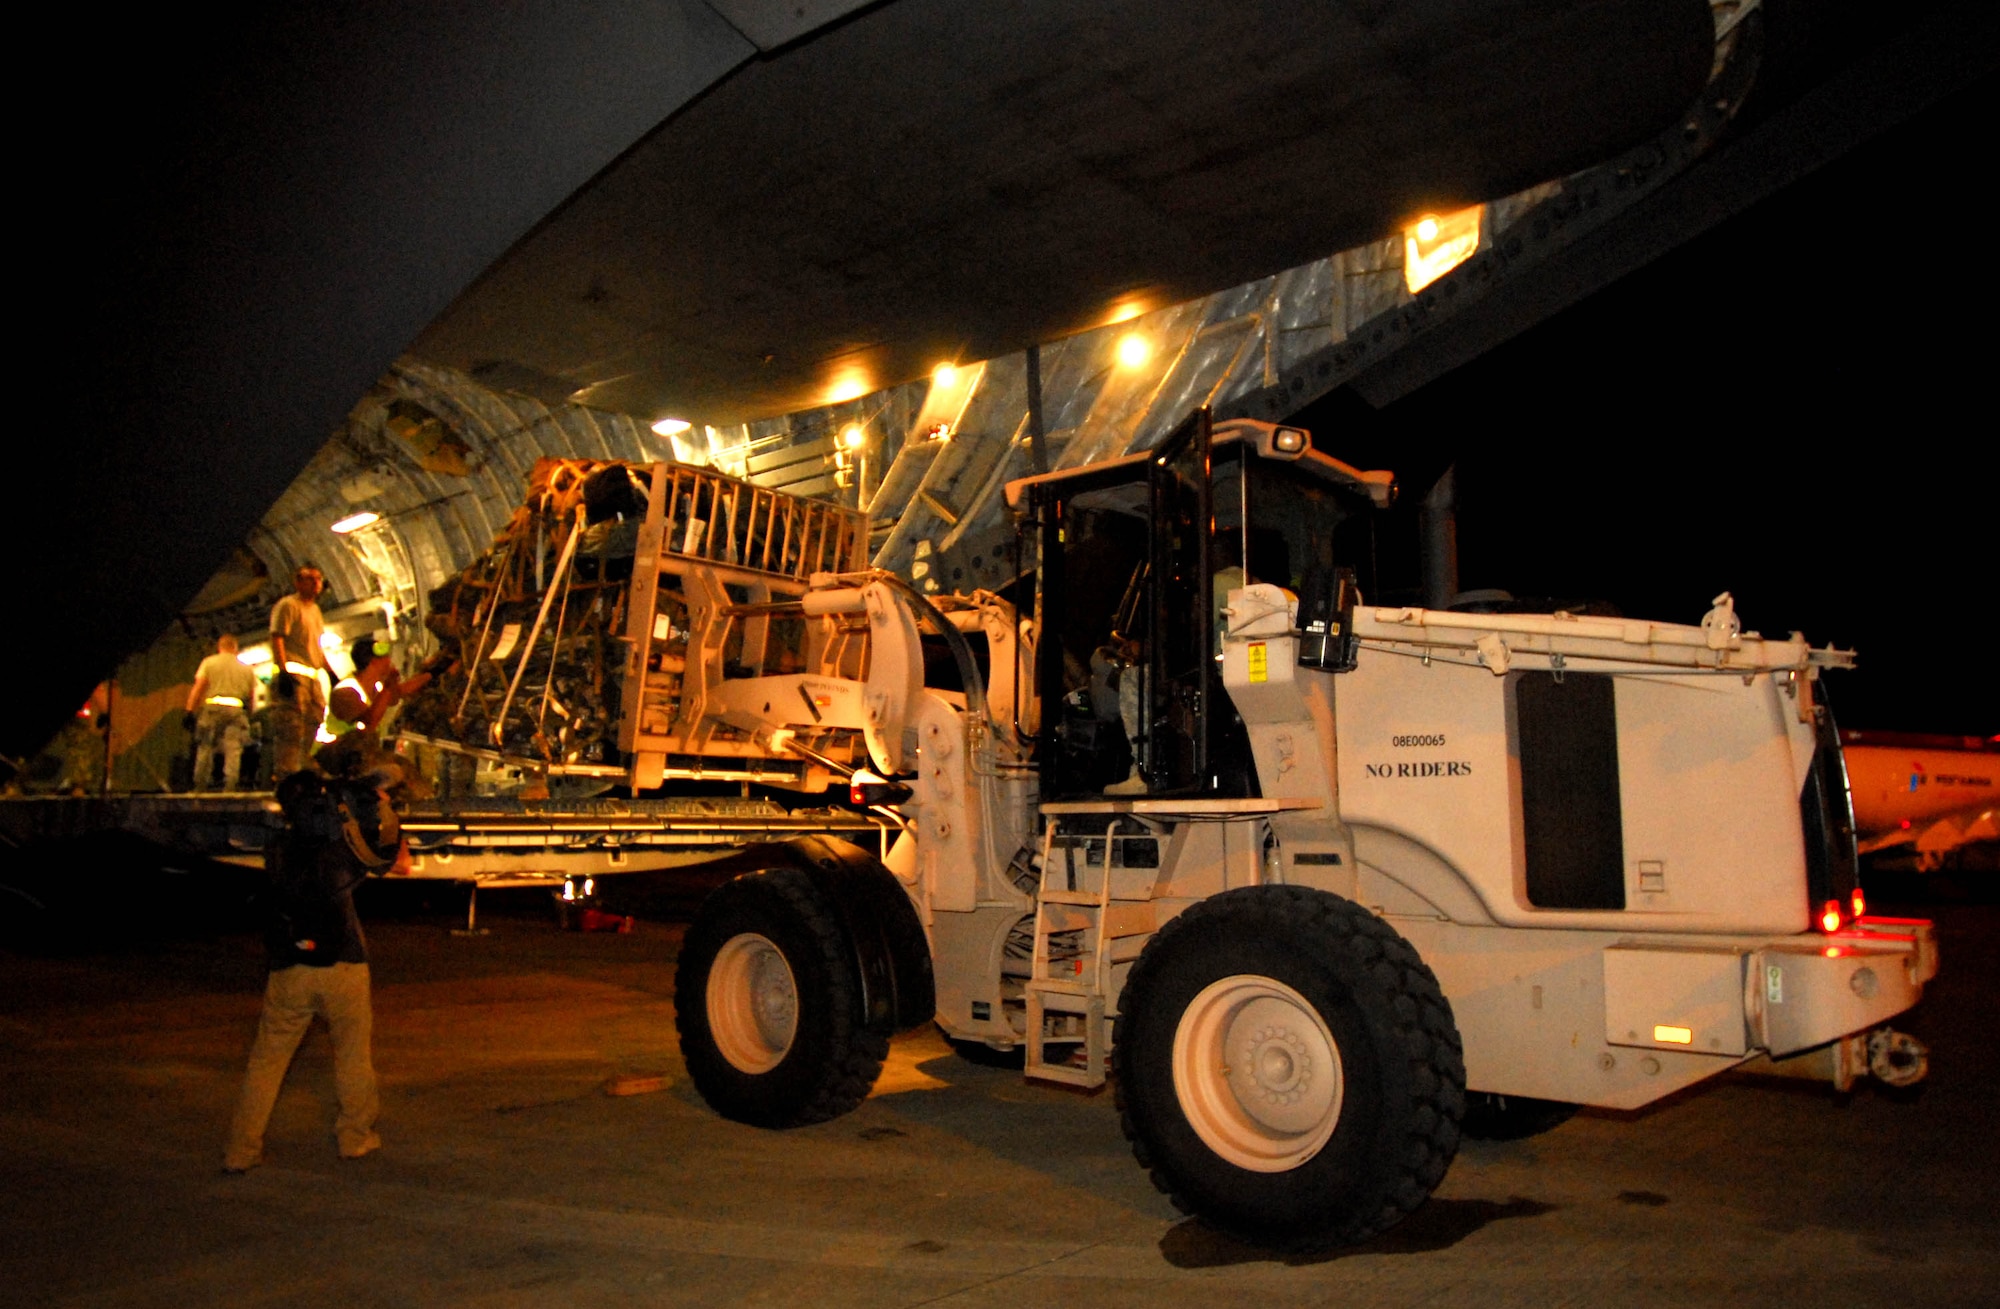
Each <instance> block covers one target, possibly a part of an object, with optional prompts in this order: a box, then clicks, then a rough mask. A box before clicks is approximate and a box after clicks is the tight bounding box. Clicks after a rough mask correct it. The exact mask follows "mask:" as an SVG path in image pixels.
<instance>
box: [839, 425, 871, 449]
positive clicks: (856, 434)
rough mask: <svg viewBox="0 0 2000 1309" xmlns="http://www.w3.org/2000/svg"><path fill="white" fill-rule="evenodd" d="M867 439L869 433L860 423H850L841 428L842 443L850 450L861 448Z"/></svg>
mask: <svg viewBox="0 0 2000 1309" xmlns="http://www.w3.org/2000/svg"><path fill="white" fill-rule="evenodd" d="M867 439H868V433H867V431H866V430H865V429H864V428H863V427H862V426H861V424H859V423H849V424H848V425H847V426H845V427H843V428H841V429H840V443H841V444H842V445H844V446H846V447H847V448H848V449H850V450H859V449H860V448H861V443H862V442H863V441H866V440H867Z"/></svg>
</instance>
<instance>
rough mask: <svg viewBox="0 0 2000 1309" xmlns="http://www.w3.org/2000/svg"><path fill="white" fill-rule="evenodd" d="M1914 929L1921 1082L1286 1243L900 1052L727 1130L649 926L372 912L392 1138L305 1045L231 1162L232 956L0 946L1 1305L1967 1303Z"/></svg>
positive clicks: (1590, 1155) (1981, 917) (1962, 1174)
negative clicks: (848, 1085) (701, 1081)
mask: <svg viewBox="0 0 2000 1309" xmlns="http://www.w3.org/2000/svg"><path fill="white" fill-rule="evenodd" d="M1936 912H1937V914H1938V917H1939V919H1940V922H1941V925H1942V927H1943V932H1944V971H1943V974H1942V976H1941V977H1940V978H1939V980H1938V981H1937V982H1936V983H1935V984H1934V985H1933V988H1932V991H1931V994H1930V995H1929V996H1928V997H1927V998H1926V1000H1925V1002H1924V1005H1923V1007H1922V1008H1921V1009H1920V1010H1919V1011H1918V1013H1917V1014H1916V1015H1915V1017H1914V1018H1913V1020H1912V1021H1911V1022H1910V1023H1909V1024H1908V1026H1909V1027H1910V1028H1911V1030H1914V1031H1917V1032H1918V1033H1919V1034H1921V1035H1923V1036H1924V1037H1925V1038H1926V1039H1927V1040H1929V1041H1930V1042H1931V1044H1932V1049H1933V1056H1934V1059H1933V1072H1932V1076H1931V1080H1930V1081H1929V1083H1927V1084H1926V1085H1925V1086H1924V1087H1922V1088H1921V1089H1920V1090H1919V1091H1917V1092H1916V1093H1913V1094H1911V1093H1902V1094H1890V1093H1885V1092H1883V1091H1881V1090H1879V1089H1875V1088H1871V1087H1864V1088H1863V1089H1860V1090H1858V1091H1856V1092H1855V1093H1853V1094H1852V1095H1850V1096H1848V1097H1844V1098H1843V1097H1836V1096H1835V1095H1834V1094H1833V1093H1832V1092H1831V1090H1830V1089H1828V1088H1823V1087H1818V1086H1807V1085H1804V1084H1793V1083H1782V1082H1763V1081H1754V1080H1751V1079H1748V1078H1735V1079H1733V1080H1724V1081H1721V1082H1716V1083H1711V1084H1710V1085H1708V1086H1706V1087H1703V1088H1698V1089H1696V1090H1694V1091H1692V1092H1689V1093H1686V1094H1683V1095H1681V1096H1678V1097H1676V1098H1674V1099H1673V1100H1671V1101H1668V1102H1667V1103H1665V1104H1662V1105H1659V1106H1655V1107H1654V1108H1652V1109H1651V1110H1648V1111H1646V1112H1642V1113H1638V1114H1609V1113H1597V1112H1588V1111H1587V1112H1585V1113H1583V1114H1581V1115H1579V1116H1578V1117H1576V1118H1575V1119H1572V1120H1571V1121H1570V1122H1568V1123H1566V1124H1564V1125H1563V1126H1561V1127H1559V1128H1557V1129H1555V1130H1554V1131H1552V1132H1550V1133H1548V1134H1546V1135H1544V1136H1541V1137H1538V1138H1535V1139H1533V1140H1528V1141H1522V1142H1514V1143H1482V1142H1468V1143H1467V1144H1466V1146H1465V1148H1464V1150H1463V1151H1462V1152H1461V1153H1460V1155H1459V1157H1458V1161H1457V1163H1456V1164H1455V1165H1454V1166H1453V1168H1452V1171H1451V1173H1450V1175H1449V1176H1448V1177H1447V1178H1446V1179H1445V1182H1444V1185H1443V1187H1442V1188H1441V1189H1440V1191H1439V1192H1438V1194H1437V1196H1436V1197H1435V1198H1434V1199H1433V1200H1432V1201H1431V1202H1430V1204H1429V1205H1427V1206H1426V1207H1425V1208H1424V1209H1422V1210H1420V1211H1419V1212H1418V1213H1417V1214H1416V1215H1415V1216H1414V1217H1412V1218H1411V1219H1409V1220H1408V1221H1407V1222H1405V1223H1404V1224H1403V1225H1402V1226H1401V1227H1399V1228H1397V1229H1395V1230H1394V1231H1392V1232H1391V1233H1390V1234H1388V1235H1387V1236H1385V1237H1383V1238H1381V1239H1379V1240H1377V1241H1375V1242H1374V1243H1372V1244H1370V1245H1367V1246H1363V1247H1360V1248H1356V1249H1351V1250H1344V1251H1338V1252H1331V1253H1322V1254H1317V1255H1311V1256H1298V1255H1293V1256H1285V1255H1281V1254H1274V1253H1272V1252H1270V1251H1266V1250H1262V1249H1259V1248H1256V1247H1254V1246H1251V1245H1246V1244H1244V1243H1242V1242H1239V1241H1236V1240H1234V1239H1231V1238H1229V1237H1227V1236H1224V1235H1221V1234H1219V1233H1216V1232H1214V1231H1212V1230H1210V1229H1209V1228H1207V1227H1206V1226H1205V1225H1204V1224H1202V1223H1201V1222H1199V1221H1198V1220H1193V1219H1188V1218H1185V1217H1183V1216H1181V1215H1179V1214H1178V1213H1176V1212H1175V1211H1174V1209H1173V1208H1172V1206H1171V1205H1170V1204H1169V1203H1168V1202H1167V1201H1166V1199H1165V1198H1164V1197H1162V1196H1161V1195H1159V1194H1158V1193H1157V1192H1156V1191H1155V1190H1154V1189H1153V1187H1152V1185H1151V1183H1150V1182H1149V1181H1148V1180H1147V1178H1146V1176H1145V1174H1144V1173H1142V1172H1141V1171H1140V1169H1139V1168H1138V1166H1137V1165H1136V1164H1135V1163H1134V1162H1133V1160H1132V1156H1131V1154H1130V1152H1129V1150H1128V1149H1127V1147H1126V1145H1125V1142H1124V1140H1123V1138H1122V1137H1121V1136H1120V1133H1119V1130H1118V1121H1117V1115H1116V1111H1115V1110H1114V1108H1113V1105H1112V1097H1111V1095H1110V1094H1109V1093H1108V1092H1101V1093H1096V1094H1083V1093H1078V1092H1074V1091H1069V1090H1064V1089H1058V1088H1050V1087H1043V1086H1040V1085H1036V1084H1031V1083H1028V1082H1025V1081H1024V1080H1023V1079H1022V1078H1021V1076H1020V1074H1019V1073H1018V1072H1017V1071H1009V1070H1005V1069H1000V1068H991V1067H983V1066H979V1065H975V1064H973V1063H969V1062H967V1061H965V1060H963V1059H961V1058H959V1057H958V1056H956V1055H955V1054H953V1053H952V1052H951V1050H950V1049H949V1048H948V1047H947V1046H946V1045H945V1044H944V1042H943V1041H941V1040H940V1039H938V1037H937V1036H936V1035H935V1034H933V1033H931V1032H928V1031H925V1032H919V1033H916V1034H912V1035H910V1036H907V1037H905V1038H903V1039H901V1040H899V1041H898V1042H897V1043H896V1046H895V1051H894V1055H893V1058H892V1061H891V1064H890V1067H889V1068H888V1070H887V1071H886V1072H885V1074H884V1077H883V1080H882V1083H881V1084H880V1086H879V1087H878V1089H877V1093H876V1095H875V1096H874V1097H873V1098H872V1099H870V1100H869V1101H868V1102H867V1103H866V1104H864V1105H863V1106H862V1107H861V1109H860V1110H859V1111H857V1112H856V1113H854V1114H852V1115H850V1116H848V1117H846V1118H843V1119H840V1120H838V1121H836V1122H831V1123H826V1124H823V1125H820V1126H815V1127H810V1128H803V1129H799V1130H795V1131H788V1132H768V1131H760V1130H757V1129H753V1128H748V1127H742V1126H739V1125H737V1124H734V1123H730V1122H726V1121H724V1120H723V1119H721V1118H719V1117H717V1116H716V1115H715V1114H714V1113H713V1112H711V1111H710V1110H709V1109H708V1108H707V1107H706V1106H705V1105H704V1104H703V1103H702V1102H701V1100H700V1098H699V1097H698V1096H697V1095H696V1094H695V1093H694V1091H693V1089H692V1088H691V1087H690V1086H689V1085H688V1083H687V1079H686V1074H685V1070H684V1069H683V1066H682V1064H681V1062H680V1058H679V1055H678V1053H677V1051H676V1047H675V1041H674V1034H673V997H672V993H671V992H672V964H673V956H674V951H675V946H676V943H677V941H678V939H679V932H678V929H675V928H673V927H669V926H660V925H650V924H644V923H642V924H640V925H639V927H638V929H637V930H636V931H635V932H634V933H633V934H631V935H609V934H589V935H585V934H581V933H573V932H569V933H566V932H562V931H559V930H557V928H556V926H555V925H554V923H553V921H551V920H550V919H548V918H547V917H544V916H542V914H541V913H540V912H538V911H537V912H528V911H527V909H526V908H525V907H524V908H523V910H522V911H521V912H517V913H514V914H511V915H503V916H498V917H496V916H494V915H493V914H491V913H488V914H486V915H485V921H486V923H487V924H488V926H489V927H490V933H489V934H488V935H485V936H479V937H470V938H468V937H461V936H453V935H451V934H450V933H448V932H447V931H446V930H445V926H446V924H445V922H444V920H443V919H442V918H434V919H425V918H424V917H423V916H422V915H417V916H414V917H412V916H409V915H405V916H403V917H402V918H400V919H398V920H394V921H375V922H373V923H372V924H371V927H370V936H371V944H372V947H373V953H374V959H375V963H374V972H375V982H376V991H375V995H376V1041H375V1049H376V1062H377V1066H378V1068H379V1070H380V1072H381V1076H382V1087H383V1103H384V1117H383V1123H382V1129H381V1130H382V1135H383V1137H384V1139H385V1141H386V1145H385V1147H384V1148H383V1150H382V1151H381V1152H380V1153H378V1154H376V1155H373V1156H370V1157H368V1158H366V1159H363V1160H359V1161H347V1162H343V1161H340V1160H338V1159H336V1158H335V1155H334V1149H333V1142H332V1136H331V1125H332V1120H333V1112H334V1110H333V1104H332V1077H331V1068H330V1051H329V1048H328V1045H327V1042H326V1038H325V1035H324V1033H323V1032H320V1031H317V1030H316V1031H315V1032H314V1033H313V1035H312V1036H310V1037H309V1038H308V1040H307V1043H306V1045H305V1046H304V1047H303V1048H302V1050H301V1052H300V1055H299V1058H298V1060H297V1062H296V1063H295V1065H294V1067H293V1070H292V1075H291V1077H290V1079H289V1081H288V1082H287V1084H286V1088H285V1091H284V1094H283V1096H282V1097H281V1099H280V1101H279V1104H278V1108H277V1112H276V1114H275V1116H274V1117H273V1120H272V1125H271V1132H270V1137H269V1142H268V1146H267V1159H268V1162H267V1163H266V1164H265V1165H264V1166H263V1167H262V1168H259V1169H257V1170H255V1171H254V1172H252V1173H249V1174H247V1175H244V1176H224V1175H222V1174H221V1173H220V1171H219V1162H220V1149H221V1143H222V1133H223V1128H224V1125H225V1123H226V1121H227V1118H228V1115H229V1110H230V1107H231V1104H232V1102H233V1098H234V1095H235V1093H236V1089H237V1085H238V1079H239V1078H240V1076H241V1073H242V1067H243V1059H244V1056H245V1054H246V1052H247V1050H248V1047H249V1043H250V1037H251V1034H252V1032H253V1030H254V1028H255V1023H256V1017H257V1011H258V997H259V988H260V986H261V981H262V958H261V952H260V950H259V948H258V946H257V944H256V942H255V941H254V940H253V939H252V938H250V937H248V936H223V937H219V938H216V939H211V940H202V941H188V940H181V941H164V942H163V941H154V942H151V943H145V944H137V945H130V946H127V947H124V948H121V949H118V950H115V951H109V952H104V953H96V954H70V955H66V956H48V955H40V954H21V953H0V1210H3V1211H4V1218H0V1304H7V1305H13V1304H36V1305H39V1304H52V1305H90V1306H141V1305H175V1306H180V1305H204V1306H206V1305H229V1306H236V1307H248V1306H262V1305H302V1306H313V1307H314V1309H319V1307H320V1306H326V1305H340V1306H343V1309H347V1307H357V1309H358V1307H361V1306H375V1305H426V1306H429V1305H450V1306H458V1305H463V1306H516V1305H521V1306H528V1305H534V1306H540V1305H563V1306H571V1305H576V1306H588V1305H600V1304H601V1305H616V1306H620V1307H621V1309H627V1307H629V1306H634V1305H762V1304H783V1305H866V1306H915V1305H933V1304H946V1305H953V1306H978V1305H996V1306H1000V1305H1004V1306H1007V1307H1008V1309H1026V1307H1028V1306H1040V1305H1050V1306H1063V1307H1064V1309H1073V1307H1075V1306H1080V1305H1089V1306H1113V1305H1127V1304H1130V1305H1148V1306H1167V1305H1209V1304H1218V1303H1245V1302H1252V1303H1255V1304H1257V1305H1258V1306H1260V1309H1281V1307H1284V1306H1293V1305H1301V1306H1303V1305H1319V1304H1329V1305H1332V1304H1338V1305H1342V1306H1358V1305H1422V1304H1451V1305H1455V1306H1530V1307H1532V1309H1556V1307H1557V1306H1567V1305H1577V1306H1589V1307H1590V1309H1606V1307H1608V1306H1627V1305H1631V1306H1643V1305H1669V1306H1675V1307H1676V1309H1685V1307H1686V1306H1689V1305H1724V1304H1729V1305H1738V1304H1742V1305H1757V1306H1772V1305H1791V1304H1797V1305H1810V1306H1813V1307H1814V1309H1834V1307H1837V1306H1850V1305H1851V1306H1875V1305H1896V1306H1910V1307H1925V1309H1928V1307H1929V1306H1947V1305H1966V1306H1971V1305H1991V1304H1995V1303H2000V1212H1996V1208H1995V1205H1994V1200H1995V1197H1996V1196H2000V1179H1996V1176H1995V1169H1996V1165H2000V1147H1996V1145H1995V1136H1994V1132H1995V1127H1996V1124H2000V1059H1997V1058H1996V1056H1995V1054H1994V1050H1993V1046H1992V1037H1993V1034H1994V1033H1995V1032H2000V906H1995V905H1991V904H1958V905H1950V906H1944V907H1942V908H1941V909H1938V910H1936ZM620 1079H625V1080H623V1081H621V1080H620ZM612 1085H616V1086H618V1087H619V1088H620V1089H625V1090H639V1091H640V1093H637V1094H625V1095H613V1094H608V1093H607V1089H606V1088H607V1087H608V1086H612ZM647 1087H653V1088H656V1089H651V1090H646V1089H644V1088H647Z"/></svg>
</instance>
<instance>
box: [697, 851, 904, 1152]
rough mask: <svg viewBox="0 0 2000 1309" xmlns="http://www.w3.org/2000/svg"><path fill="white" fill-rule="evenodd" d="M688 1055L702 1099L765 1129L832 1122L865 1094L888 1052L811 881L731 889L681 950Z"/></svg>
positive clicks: (705, 907)
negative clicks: (866, 1013)
mask: <svg viewBox="0 0 2000 1309" xmlns="http://www.w3.org/2000/svg"><path fill="white" fill-rule="evenodd" d="M674 993H675V1000H674V1021H675V1024H676V1026H677V1027H678V1028H679V1029H680V1038H681V1057H682V1058H683V1059H684V1060H686V1061H687V1069H688V1076H689V1078H690V1079H691V1080H692V1081H693V1082H694V1084H695V1089H696V1090H698V1091H700V1092H701V1095H702V1098H703V1099H704V1100H706V1101H708V1103H709V1105H710V1106H711V1107H712V1108H713V1109H714V1110H715V1111H716V1112H717V1113H719V1114H721V1115H722V1116H723V1117H725V1118H733V1119H735V1120H736V1121H737V1122H740V1123H751V1124H754V1125H756V1126H758V1127H796V1126H799V1125H800V1124H803V1123H819V1122H825V1121H826V1120H827V1119H829V1118H837V1117H839V1116H840V1115H841V1114H844V1113H846V1112H848V1111H849V1110H851V1109H853V1108H854V1107H855V1106H856V1105H858V1104H860V1103H861V1101H862V1100H863V1099H864V1098H865V1097H866V1096H867V1094H868V1091H869V1089H870V1088H871V1087H873V1086H874V1085H875V1079H876V1077H877V1076H878V1075H879V1074H880V1073H881V1071H882V1061H883V1059H884V1058H886V1057H887V1056H888V1053H889V1037H888V1033H887V1032H886V1031H883V1030H881V1029H879V1028H877V1027H874V1026H871V1025H870V1024H868V1023H867V1022H866V1021H865V1018H864V1014H863V998H862V981H861V970H860V967H859V965H858V964H857V963H856V962H855V953H854V950H853V948H852V946H851V945H850V944H849V942H848V939H847V935H846V931H845V929H844V928H843V927H842V926H841V920H840V917H839V915H838V913H837V907H836V906H835V905H834V904H833V903H832V902H831V901H830V900H829V899H828V897H827V895H826V893H825V892H824V891H823V890H821V889H820V888H819V887H818V886H817V885H816V884H815V883H814V882H813V880H812V878H810V877H808V876H807V875H806V874H805V873H803V872H801V871H799V870H798V869H794V868H778V869H772V870H771V871H769V872H762V873H752V874H750V875H749V876H747V877H739V878H736V879H735V880H734V881H730V882H725V883H723V885H721V886H719V887H717V888H716V889H715V891H714V892H713V893H711V894H710V895H709V897H708V899H707V900H706V901H705V902H704V903H703V904H702V907H701V911H700V912H699V913H698V914H697V915H696V916H695V921H694V923H693V924H692V925H691V926H690V927H689V928H688V933H687V937H686V938H685V939H684V940H683V941H682V943H681V956H680V963H679V966H678V967H677V968H676V969H675V973H674Z"/></svg>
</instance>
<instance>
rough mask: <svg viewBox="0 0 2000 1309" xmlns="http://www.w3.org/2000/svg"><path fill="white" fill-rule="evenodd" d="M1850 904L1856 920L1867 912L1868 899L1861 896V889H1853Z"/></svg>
mask: <svg viewBox="0 0 2000 1309" xmlns="http://www.w3.org/2000/svg"><path fill="white" fill-rule="evenodd" d="M1850 903H1852V904H1853V905H1854V916H1855V917H1856V918H1859V917H1861V915H1863V914H1865V913H1867V912H1868V899H1867V897H1866V896H1864V895H1862V894H1861V888H1860V887H1858V886H1857V887H1855V888H1854V895H1853V897H1852V898H1851V901H1850Z"/></svg>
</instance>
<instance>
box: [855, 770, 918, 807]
mask: <svg viewBox="0 0 2000 1309" xmlns="http://www.w3.org/2000/svg"><path fill="white" fill-rule="evenodd" d="M910 795H911V792H910V788H909V787H907V786H904V785H903V784H902V783H901V782H892V781H890V780H889V779H888V778H886V777H882V776H879V775H877V774H875V773H871V772H869V771H868V770H867V769H866V768H863V769H859V770H857V771H856V772H855V774H854V776H853V777H850V778H849V779H848V780H847V802H848V803H849V804H857V805H866V806H869V807H871V808H872V807H873V806H875V805H880V804H901V803H903V801H905V800H907V799H909V798H910Z"/></svg>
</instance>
